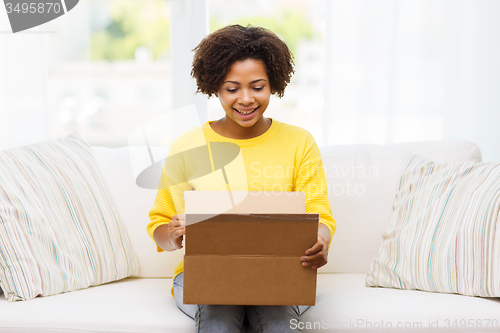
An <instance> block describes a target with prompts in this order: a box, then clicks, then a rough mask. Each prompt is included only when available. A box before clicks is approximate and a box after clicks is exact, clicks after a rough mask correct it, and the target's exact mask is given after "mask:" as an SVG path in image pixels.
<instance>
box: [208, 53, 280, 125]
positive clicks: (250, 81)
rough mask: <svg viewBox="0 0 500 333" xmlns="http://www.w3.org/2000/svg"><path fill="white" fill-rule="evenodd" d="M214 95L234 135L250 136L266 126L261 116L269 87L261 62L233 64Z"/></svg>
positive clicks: (269, 91) (267, 103)
mask: <svg viewBox="0 0 500 333" xmlns="http://www.w3.org/2000/svg"><path fill="white" fill-rule="evenodd" d="M216 95H217V97H219V100H220V103H221V105H222V108H223V109H224V111H225V112H226V120H227V122H226V124H227V126H230V127H232V130H233V131H237V132H239V133H245V132H246V133H250V132H254V131H253V130H257V128H258V127H262V126H265V124H266V121H265V120H264V118H263V117H262V115H263V114H264V112H265V111H266V109H267V106H268V105H269V100H270V98H271V85H270V83H269V78H268V77H267V72H266V66H265V65H264V63H263V62H262V61H261V60H254V59H247V60H244V61H238V62H235V63H234V64H233V65H232V66H231V69H230V70H229V72H228V73H227V75H226V77H225V78H224V82H223V83H222V85H221V86H220V88H219V91H218V93H217V94H216Z"/></svg>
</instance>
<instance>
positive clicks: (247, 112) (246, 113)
mask: <svg viewBox="0 0 500 333" xmlns="http://www.w3.org/2000/svg"><path fill="white" fill-rule="evenodd" d="M257 108H258V107H256V108H255V109H253V110H250V111H241V110H238V109H236V108H233V109H234V110H236V112H238V113H239V114H241V115H242V116H248V115H249V114H252V113H254V112H255V110H257Z"/></svg>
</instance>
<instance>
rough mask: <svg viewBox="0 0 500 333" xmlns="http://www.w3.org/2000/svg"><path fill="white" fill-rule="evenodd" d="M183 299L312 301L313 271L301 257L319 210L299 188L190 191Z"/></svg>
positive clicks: (194, 301)
mask: <svg viewBox="0 0 500 333" xmlns="http://www.w3.org/2000/svg"><path fill="white" fill-rule="evenodd" d="M184 198H185V204H186V206H185V207H186V235H185V256H184V303H185V304H226V305H229V304H233V305H314V304H315V300H316V270H313V269H311V268H308V267H303V266H302V263H301V261H300V257H301V256H302V255H304V253H305V251H306V250H307V249H308V248H310V247H311V246H313V245H314V244H315V243H316V241H317V237H318V236H317V234H318V223H319V214H306V213H305V208H304V193H302V192H234V191H233V192H223V191H187V192H184Z"/></svg>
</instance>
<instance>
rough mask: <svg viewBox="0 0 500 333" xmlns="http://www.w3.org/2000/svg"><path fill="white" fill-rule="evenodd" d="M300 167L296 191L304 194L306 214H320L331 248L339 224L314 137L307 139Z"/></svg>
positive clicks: (310, 136)
mask: <svg viewBox="0 0 500 333" xmlns="http://www.w3.org/2000/svg"><path fill="white" fill-rule="evenodd" d="M298 158H301V160H300V163H299V165H298V172H297V180H296V191H300V192H304V194H305V201H306V202H305V206H306V207H305V208H306V213H319V214H320V223H322V224H324V225H326V226H327V227H328V230H330V244H329V245H328V247H330V246H331V243H332V239H333V235H334V234H335V230H336V228H337V223H336V222H335V220H334V219H333V215H332V209H331V207H330V202H329V200H328V184H327V182H326V175H325V170H324V167H323V160H322V159H321V154H320V151H319V148H318V146H317V144H316V142H315V141H314V138H313V137H312V135H310V134H309V136H308V138H307V139H306V144H305V148H304V151H303V154H302V157H300V156H298Z"/></svg>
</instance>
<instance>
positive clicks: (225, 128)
mask: <svg viewBox="0 0 500 333" xmlns="http://www.w3.org/2000/svg"><path fill="white" fill-rule="evenodd" d="M271 124H272V120H271V119H269V118H264V117H262V118H261V119H259V121H258V122H256V123H255V124H254V125H253V126H251V127H242V126H240V125H238V124H237V123H235V122H234V121H232V120H231V119H230V118H229V117H224V118H221V119H219V120H217V121H214V122H213V123H212V124H210V126H211V127H212V129H213V130H214V131H215V132H216V133H217V134H219V135H222V136H224V137H226V138H230V139H237V140H244V139H252V138H256V137H258V136H260V135H262V134H264V133H265V132H266V131H267V130H268V129H269V127H271Z"/></svg>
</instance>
